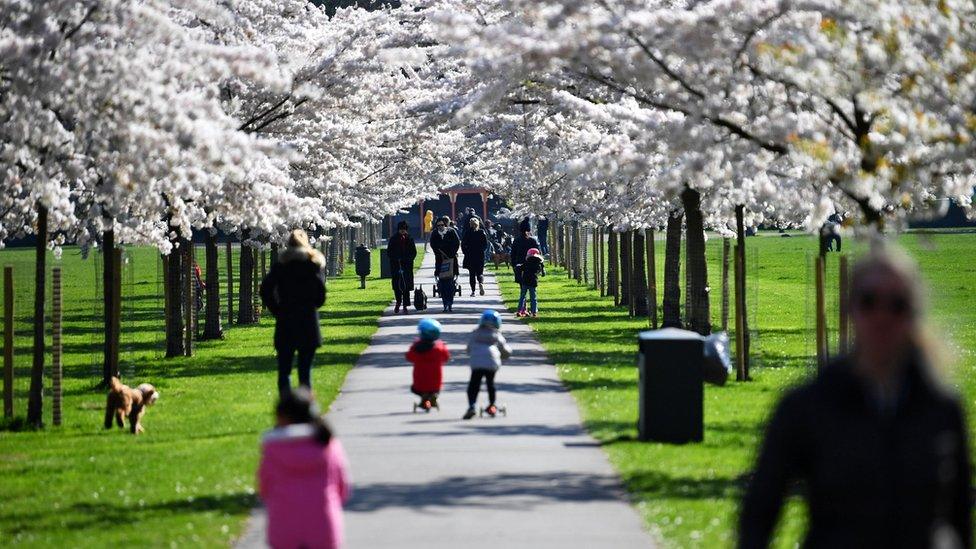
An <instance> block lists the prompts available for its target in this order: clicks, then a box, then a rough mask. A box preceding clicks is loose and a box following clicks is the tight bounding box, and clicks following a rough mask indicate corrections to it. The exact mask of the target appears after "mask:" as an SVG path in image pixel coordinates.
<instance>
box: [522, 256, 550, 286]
mask: <svg viewBox="0 0 976 549" xmlns="http://www.w3.org/2000/svg"><path fill="white" fill-rule="evenodd" d="M540 276H546V266H545V264H544V263H543V262H542V258H541V257H539V256H537V255H534V256H532V257H529V258H526V260H525V261H523V262H522V263H520V264H518V265H516V266H515V281H516V282H518V283H519V284H524V285H526V286H528V287H530V288H535V287H537V286H539V277H540Z"/></svg>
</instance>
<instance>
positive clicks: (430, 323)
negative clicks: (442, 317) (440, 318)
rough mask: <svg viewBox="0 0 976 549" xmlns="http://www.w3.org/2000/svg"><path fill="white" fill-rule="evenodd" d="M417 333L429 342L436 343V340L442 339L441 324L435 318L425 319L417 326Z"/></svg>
mask: <svg viewBox="0 0 976 549" xmlns="http://www.w3.org/2000/svg"><path fill="white" fill-rule="evenodd" d="M417 332H418V333H420V338H421V339H426V340H428V341H434V340H435V339H437V338H439V337H441V323H440V322H437V321H436V320H434V319H433V318H425V319H422V320H421V321H420V323H419V324H417Z"/></svg>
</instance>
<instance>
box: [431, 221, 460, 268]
mask: <svg viewBox="0 0 976 549" xmlns="http://www.w3.org/2000/svg"><path fill="white" fill-rule="evenodd" d="M460 247H461V239H460V238H459V237H458V234H457V231H455V230H454V229H451V228H450V227H449V228H448V229H447V231H446V232H445V233H444V236H441V234H440V233H439V232H437V231H436V230H435V231H434V232H433V233H431V235H430V249H431V250H434V253H435V254H437V259H438V261H439V260H442V259H447V258H451V257H454V258H457V254H458V248H460Z"/></svg>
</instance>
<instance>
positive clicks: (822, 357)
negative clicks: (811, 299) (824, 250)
mask: <svg viewBox="0 0 976 549" xmlns="http://www.w3.org/2000/svg"><path fill="white" fill-rule="evenodd" d="M824 267H825V262H824V256H822V255H819V254H818V255H817V259H816V263H815V273H814V283H815V284H816V292H817V310H816V316H817V334H816V336H817V366H818V367H821V368H822V367H823V366H825V365H826V364H827V354H828V349H827V311H826V303H825V302H826V299H825V298H826V295H825V290H826V288H825V287H824V274H825V273H824Z"/></svg>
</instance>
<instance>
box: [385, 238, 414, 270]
mask: <svg viewBox="0 0 976 549" xmlns="http://www.w3.org/2000/svg"><path fill="white" fill-rule="evenodd" d="M386 252H387V256H388V257H389V260H390V272H392V273H394V274H396V273H397V271H400V270H403V271H404V272H407V271H409V272H411V273H412V272H413V261H414V259H415V258H416V257H417V244H416V243H415V242H414V241H413V237H412V236H410V235H409V234H407V235H401V234H400V233H397V234H395V235H394V236H393V238H391V239H390V242H389V244H387V245H386Z"/></svg>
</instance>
